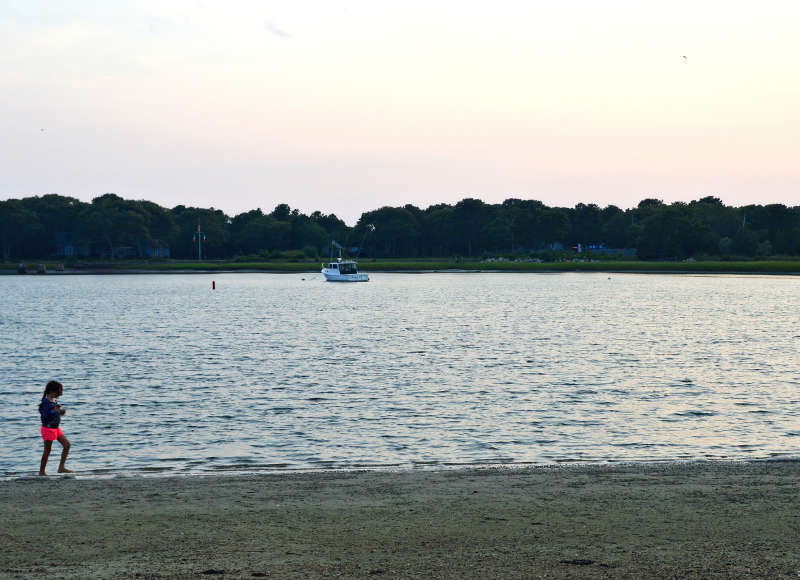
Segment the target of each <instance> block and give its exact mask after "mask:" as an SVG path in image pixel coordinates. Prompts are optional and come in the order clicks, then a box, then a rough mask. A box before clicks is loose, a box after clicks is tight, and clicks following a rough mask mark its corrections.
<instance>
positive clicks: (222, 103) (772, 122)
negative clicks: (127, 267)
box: [0, 0, 800, 225]
mask: <svg viewBox="0 0 800 580" xmlns="http://www.w3.org/2000/svg"><path fill="white" fill-rule="evenodd" d="M684 57H685V58H684ZM0 135H2V137H0V199H7V198H11V197H24V196H28V195H42V194H45V193H60V194H63V195H71V196H74V197H77V198H79V199H82V200H85V201H89V200H91V198H93V197H95V196H97V195H100V194H102V193H105V192H114V193H117V194H119V195H121V196H123V197H125V198H130V199H147V200H150V201H154V202H156V203H159V204H161V205H164V206H166V207H172V206H174V205H177V204H184V205H194V206H200V207H211V206H213V207H216V208H221V209H223V210H224V211H225V212H226V213H229V214H231V215H233V214H236V213H239V212H241V211H246V210H250V209H254V208H256V207H260V208H262V210H264V211H270V210H271V209H272V208H273V207H274V206H275V205H276V204H278V203H288V204H289V205H291V206H292V207H293V208H299V209H300V210H301V211H304V212H311V211H314V210H320V211H323V212H325V213H329V212H334V213H336V214H337V215H338V216H339V217H341V218H343V219H345V221H347V222H348V223H349V224H351V225H352V224H353V223H354V222H355V221H356V219H357V218H358V217H359V215H360V214H361V213H362V212H364V211H368V210H371V209H376V208H378V207H380V206H382V205H394V206H397V205H404V204H406V203H413V204H415V205H418V206H420V207H422V208H425V207H427V206H428V205H430V204H434V203H441V202H446V203H455V202H457V201H458V200H460V199H462V198H464V197H479V198H481V199H483V200H484V201H486V202H489V203H497V202H501V201H502V200H504V199H506V198H509V197H519V198H524V199H539V200H541V201H543V202H544V203H546V204H548V205H551V206H554V205H558V206H572V205H574V204H576V203H578V202H584V203H597V204H598V205H600V206H605V205H608V204H615V205H618V206H620V207H623V208H627V207H631V206H633V205H635V204H636V203H638V202H639V201H640V200H641V199H643V198H645V197H657V198H660V199H663V200H665V201H667V202H671V201H676V200H681V201H689V200H692V199H698V198H699V197H702V196H705V195H716V196H718V197H720V198H721V199H722V200H723V201H724V202H725V203H727V204H730V205H744V204H747V203H785V204H787V205H800V155H799V154H798V151H799V150H800V145H799V144H800V2H797V1H796V0H792V1H788V0H787V1H778V0H775V1H769V0H764V1H762V2H754V1H747V2H743V1H736V0H733V1H703V0H693V1H683V0H671V1H669V2H646V1H636V2H634V1H630V2H629V1H621V0H606V1H604V2H599V1H591V2H590V1H582V0H572V1H570V0H564V1H558V2H554V1H552V0H549V1H543V2H538V1H520V2H516V1H503V0H494V1H492V2H488V1H485V0H484V1H482V2H473V1H465V0H459V1H458V2H456V1H438V2H437V1H435V0H426V1H416V0H404V1H402V2H399V1H398V2H385V1H384V2H382V1H378V0H372V1H363V2H362V1H342V2H330V1H327V2H321V1H320V2H317V1H310V0H308V1H306V0H296V1H293V2H270V1H263V0H261V1H244V0H243V1H235V0H228V1H225V2H222V1H219V2H216V1H212V0H206V1H188V0H187V1H177V0H169V1H166V2H165V1H163V0H159V1H151V0H137V1H136V2H107V1H102V0H98V1H95V2H90V1H80V0H71V1H69V2H61V1H58V0H53V1H50V2H45V1H37V0H0Z"/></svg>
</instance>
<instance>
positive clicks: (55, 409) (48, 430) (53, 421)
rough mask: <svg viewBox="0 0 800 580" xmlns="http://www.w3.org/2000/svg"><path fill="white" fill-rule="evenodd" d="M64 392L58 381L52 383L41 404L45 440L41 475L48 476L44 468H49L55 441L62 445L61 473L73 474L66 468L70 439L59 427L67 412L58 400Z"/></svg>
mask: <svg viewBox="0 0 800 580" xmlns="http://www.w3.org/2000/svg"><path fill="white" fill-rule="evenodd" d="M63 392H64V385H62V384H61V383H59V382H58V381H50V382H49V383H47V386H46V387H45V388H44V396H43V397H42V402H41V403H39V414H40V415H41V416H42V439H44V453H42V463H41V465H40V466H39V475H47V474H46V473H45V472H44V468H45V467H46V466H47V458H48V457H50V448H51V447H53V441H56V440H57V441H58V442H59V443H61V447H63V449H62V450H61V463H59V464H58V472H59V473H72V470H71V469H67V468H66V467H64V464H65V463H66V461H67V454H69V439H67V438H66V437H64V432H63V431H62V430H61V428H60V427H59V426H58V424H59V423H60V422H61V417H62V416H63V415H64V414H65V413H66V412H67V411H66V409H63V408H62V407H61V405H59V404H58V403H57V402H56V399H57V398H58V397H60V396H61V394H62V393H63Z"/></svg>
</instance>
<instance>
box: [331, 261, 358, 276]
mask: <svg viewBox="0 0 800 580" xmlns="http://www.w3.org/2000/svg"><path fill="white" fill-rule="evenodd" d="M328 269H330V270H339V274H357V273H358V266H356V263H355V262H331V263H330V264H328Z"/></svg>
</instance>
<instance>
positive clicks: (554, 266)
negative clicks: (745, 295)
mask: <svg viewBox="0 0 800 580" xmlns="http://www.w3.org/2000/svg"><path fill="white" fill-rule="evenodd" d="M23 263H24V264H25V267H26V273H27V274H37V273H46V274H48V275H49V274H134V273H171V272H172V273H192V272H197V273H209V272H221V273H225V272H265V273H292V272H296V273H316V272H318V271H319V269H320V267H321V262H320V261H318V260H306V261H258V262H256V261H253V262H249V261H248V262H238V261H231V260H204V261H197V260H194V261H191V260H168V261H167V260H153V261H146V260H124V261H114V262H108V261H107V262H88V261H87V262H80V263H59V262H53V261H45V262H37V261H26V262H23ZM41 265H43V266H44V271H43V272H42V271H40V270H41V268H40V267H41ZM61 266H63V270H62V268H61ZM18 267H19V264H18V263H0V274H17V270H18ZM359 267H360V269H361V270H362V271H364V272H367V273H370V272H412V273H413V272H418V273H424V272H542V273H552V272H608V273H625V272H630V273H697V274H800V260H748V261H671V262H666V261H664V262H662V261H644V260H589V259H574V260H565V261H561V262H534V261H511V260H508V261H483V260H447V259H441V260H437V259H431V260H401V259H396V260H371V259H369V260H367V259H362V260H360V261H359Z"/></svg>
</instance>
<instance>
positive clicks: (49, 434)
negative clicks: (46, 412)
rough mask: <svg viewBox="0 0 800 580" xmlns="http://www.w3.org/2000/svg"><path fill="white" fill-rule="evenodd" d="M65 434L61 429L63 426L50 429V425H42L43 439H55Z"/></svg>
mask: <svg viewBox="0 0 800 580" xmlns="http://www.w3.org/2000/svg"><path fill="white" fill-rule="evenodd" d="M63 434H64V432H63V431H62V430H61V427H56V428H55V429H50V427H42V439H44V440H45V441H55V440H56V439H58V438H59V437H61V436H62V435H63Z"/></svg>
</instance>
